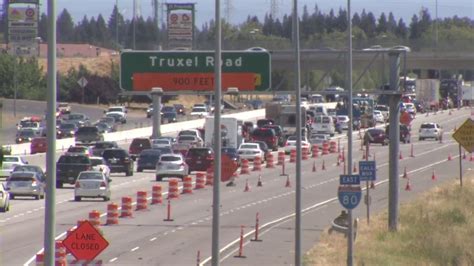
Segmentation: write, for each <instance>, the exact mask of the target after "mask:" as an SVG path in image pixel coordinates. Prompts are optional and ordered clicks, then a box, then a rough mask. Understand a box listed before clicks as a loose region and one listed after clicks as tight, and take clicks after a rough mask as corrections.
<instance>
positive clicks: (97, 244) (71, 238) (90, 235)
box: [63, 221, 109, 261]
mask: <svg viewBox="0 0 474 266" xmlns="http://www.w3.org/2000/svg"><path fill="white" fill-rule="evenodd" d="M63 244H64V246H65V247H66V249H67V250H68V251H69V252H71V254H72V255H73V256H74V257H75V258H76V259H77V260H88V261H91V260H93V259H94V258H95V257H97V255H99V254H100V253H101V252H102V251H104V249H106V248H107V246H109V242H107V240H106V239H105V238H104V237H103V236H102V235H101V234H100V233H99V231H97V229H96V228H95V227H94V226H93V225H92V224H91V223H90V222H89V221H84V222H82V223H81V225H79V227H77V228H76V230H74V231H72V232H71V233H70V234H69V235H68V236H67V237H66V239H64V241H63Z"/></svg>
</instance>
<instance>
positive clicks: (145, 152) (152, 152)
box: [140, 150, 161, 158]
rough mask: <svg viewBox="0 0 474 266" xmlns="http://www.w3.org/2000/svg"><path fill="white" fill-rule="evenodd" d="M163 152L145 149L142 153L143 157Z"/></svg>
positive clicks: (155, 155) (154, 155)
mask: <svg viewBox="0 0 474 266" xmlns="http://www.w3.org/2000/svg"><path fill="white" fill-rule="evenodd" d="M160 154H161V152H160V151H159V150H144V151H142V152H141V153H140V157H141V158H145V157H157V156H160Z"/></svg>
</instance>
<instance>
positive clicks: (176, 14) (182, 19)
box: [166, 3, 195, 49]
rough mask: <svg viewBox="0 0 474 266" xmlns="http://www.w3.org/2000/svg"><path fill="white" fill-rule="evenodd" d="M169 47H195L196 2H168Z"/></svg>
mask: <svg viewBox="0 0 474 266" xmlns="http://www.w3.org/2000/svg"><path fill="white" fill-rule="evenodd" d="M166 7H167V22H168V48H169V49H173V48H178V47H179V48H188V49H192V48H193V38H194V14H195V13H194V4H192V3H188V4H166Z"/></svg>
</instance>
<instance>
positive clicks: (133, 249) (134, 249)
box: [130, 247, 140, 252]
mask: <svg viewBox="0 0 474 266" xmlns="http://www.w3.org/2000/svg"><path fill="white" fill-rule="evenodd" d="M139 248H140V247H134V248H132V249H131V250H130V251H131V252H134V251H136V250H137V249H139Z"/></svg>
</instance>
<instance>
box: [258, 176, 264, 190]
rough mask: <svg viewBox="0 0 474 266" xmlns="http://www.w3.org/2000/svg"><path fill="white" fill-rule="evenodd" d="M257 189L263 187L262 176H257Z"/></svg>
mask: <svg viewBox="0 0 474 266" xmlns="http://www.w3.org/2000/svg"><path fill="white" fill-rule="evenodd" d="M257 187H263V183H262V175H258V182H257Z"/></svg>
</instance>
